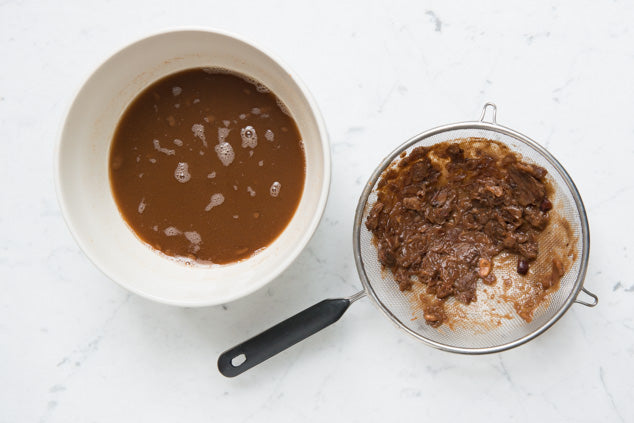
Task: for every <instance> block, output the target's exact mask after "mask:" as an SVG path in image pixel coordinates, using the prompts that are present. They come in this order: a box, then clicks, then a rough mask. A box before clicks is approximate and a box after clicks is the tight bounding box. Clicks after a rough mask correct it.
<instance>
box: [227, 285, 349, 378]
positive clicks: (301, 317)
mask: <svg viewBox="0 0 634 423" xmlns="http://www.w3.org/2000/svg"><path fill="white" fill-rule="evenodd" d="M353 297H356V296H353ZM353 297H350V298H338V299H331V300H324V301H322V302H320V303H317V304H315V305H314V306H312V307H309V308H307V309H306V310H304V311H301V312H299V313H297V314H296V315H294V316H293V317H289V318H288V319H286V320H284V321H283V322H281V323H278V324H277V325H275V326H273V327H272V328H270V329H267V330H265V331H264V332H262V333H261V334H259V335H256V336H254V337H253V338H251V339H249V340H247V341H244V342H243V343H241V344H239V345H236V346H235V347H233V348H231V349H229V350H227V351H225V352H223V353H222V354H221V355H220V357H219V358H218V370H220V373H222V374H223V375H225V376H227V377H234V376H238V375H239V374H241V373H243V372H245V371H247V370H249V369H250V368H251V367H253V366H256V365H258V364H260V363H262V362H263V361H265V360H267V359H269V358H271V357H273V356H274V355H276V354H278V353H280V352H282V351H284V350H285V349H287V348H289V347H291V346H293V345H295V344H296V343H298V342H299V341H302V340H304V339H306V338H308V337H309V336H311V335H313V334H315V333H317V332H319V331H320V330H322V329H324V328H326V327H328V326H330V325H332V324H333V323H335V322H336V321H337V320H339V318H340V317H341V316H342V315H343V313H345V311H346V310H347V309H348V307H349V306H350V304H351V303H352V301H354V300H355V299H356V298H353Z"/></svg>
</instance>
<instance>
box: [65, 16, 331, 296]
mask: <svg viewBox="0 0 634 423" xmlns="http://www.w3.org/2000/svg"><path fill="white" fill-rule="evenodd" d="M183 32H194V33H195V32H199V33H206V34H214V35H220V36H222V37H227V38H232V39H234V40H236V41H239V42H242V43H244V44H246V45H248V46H250V47H252V48H254V49H256V50H258V51H260V52H261V53H262V54H264V55H265V56H267V57H269V58H270V59H271V60H272V61H273V62H275V63H276V64H277V65H278V66H279V67H280V68H281V69H282V70H283V71H284V72H286V74H287V75H288V76H289V77H290V78H291V79H292V80H293V81H294V83H295V84H296V85H297V87H298V88H299V91H300V93H301V95H303V96H304V98H305V99H306V102H307V104H308V106H309V108H310V110H311V113H312V115H313V117H314V119H315V123H316V126H317V130H318V133H319V142H320V144H321V156H322V160H323V165H322V169H323V174H324V176H323V180H322V182H321V189H320V193H319V200H318V202H317V206H316V209H315V213H314V214H313V217H312V219H311V220H310V222H309V224H308V225H307V226H306V227H305V229H304V233H303V235H302V236H301V238H300V239H299V242H298V243H296V244H295V245H294V246H293V247H292V248H291V249H289V251H288V254H287V255H286V257H285V258H284V259H283V260H281V261H280V263H279V265H278V266H277V267H276V268H275V269H274V270H273V271H271V272H269V273H268V274H265V275H258V276H259V277H257V278H254V279H253V283H251V284H249V285H247V287H246V288H244V289H242V290H240V291H236V292H232V293H228V294H226V295H223V296H219V297H218V298H202V299H192V300H182V299H178V300H176V299H173V298H168V297H166V296H163V295H156V294H153V293H149V292H146V291H144V290H143V289H139V288H137V287H134V286H133V285H130V284H129V283H128V282H126V281H123V280H118V279H116V278H115V277H114V276H113V275H112V273H111V272H110V271H109V269H108V266H107V265H104V263H102V262H101V260H100V259H99V258H98V257H97V256H96V255H94V254H92V253H91V249H90V248H88V246H87V245H86V242H85V241H84V239H83V237H82V235H81V230H79V229H78V228H77V227H76V226H75V224H74V222H73V219H72V218H71V217H70V216H71V214H70V213H69V209H70V208H69V206H68V204H67V202H68V200H67V197H66V194H65V188H64V184H63V182H62V178H61V173H60V170H61V169H60V165H61V161H62V157H61V155H62V144H63V143H64V133H65V130H66V127H67V125H68V119H69V117H70V112H71V110H72V109H73V107H74V106H75V104H76V102H77V99H78V96H79V95H80V93H81V92H82V90H83V89H84V88H85V87H86V85H87V84H88V82H89V81H90V79H91V78H92V77H93V76H94V75H95V73H97V71H98V70H99V69H101V68H102V67H103V66H104V65H106V64H107V62H108V61H110V60H111V59H112V58H113V57H115V56H117V55H118V54H120V53H122V52H123V51H125V50H127V49H129V48H131V47H132V46H134V45H137V44H139V43H143V42H145V41H148V40H149V39H152V38H157V37H164V36H169V35H171V34H178V33H183ZM71 92H72V95H71V96H69V97H67V100H66V105H65V107H64V114H63V115H62V116H63V119H62V120H61V121H60V123H59V127H58V130H57V134H56V137H55V148H54V152H53V161H54V163H53V176H54V185H55V193H56V197H57V203H58V205H59V208H60V210H61V212H62V217H63V219H64V222H65V223H66V227H67V228H68V230H69V231H70V233H71V235H72V237H73V239H74V240H75V242H76V243H77V245H78V246H79V248H80V249H81V251H82V252H83V254H84V255H85V256H86V257H87V258H88V260H89V261H91V262H92V263H93V265H94V266H95V267H96V268H97V269H99V270H100V271H101V272H102V274H104V275H105V276H107V277H108V278H109V279H110V280H112V281H113V282H115V283H116V284H117V285H119V286H121V287H122V288H125V289H126V290H128V291H130V292H132V293H134V294H137V295H139V296H141V297H144V298H147V299H150V300H153V301H156V302H159V303H163V304H168V305H174V306H182V307H204V306H212V305H218V304H224V303H228V302H231V301H235V300H237V299H239V298H242V297H245V296H247V295H249V294H252V293H253V292H255V291H257V290H259V289H261V288H263V287H264V286H266V285H267V284H268V283H269V282H271V281H272V280H273V279H276V278H277V277H278V276H279V275H280V274H281V273H282V272H284V271H285V270H286V269H287V268H288V267H289V266H290V265H291V264H292V262H293V261H295V259H296V258H297V257H298V256H299V254H300V253H301V252H302V251H303V250H304V249H305V247H306V245H308V243H309V241H310V240H311V239H312V237H313V235H314V234H315V231H316V230H317V227H318V226H319V223H320V222H321V219H322V217H323V214H324V211H325V209H326V204H327V202H328V196H329V192H330V183H331V173H332V169H331V152H330V141H329V136H328V130H327V128H326V124H325V122H324V119H323V115H322V113H321V111H320V109H319V106H318V105H317V102H316V101H315V99H314V97H313V95H312V93H311V92H310V90H309V89H308V87H307V86H306V84H305V83H304V82H303V80H302V79H301V78H300V77H299V76H298V75H297V74H296V73H295V72H294V71H293V70H292V69H291V68H290V67H289V66H288V64H287V63H286V62H285V61H284V60H282V59H280V57H278V56H277V55H276V54H274V53H272V52H271V51H269V50H268V49H267V48H264V47H262V46H261V45H259V44H258V43H256V42H253V41H251V40H249V39H247V38H245V37H243V36H241V35H238V34H235V33H233V32H230V31H226V30H222V29H217V28H212V27H203V26H178V27H168V28H165V29H162V30H159V31H155V32H151V33H149V34H146V35H143V36H140V37H138V38H135V39H134V40H132V41H131V42H128V43H126V44H125V45H123V46H121V47H119V48H117V49H115V50H114V51H113V52H111V53H110V54H108V55H106V56H105V58H104V59H102V60H100V61H99V62H98V63H97V64H96V65H94V66H93V67H92V68H91V69H90V71H89V72H88V73H87V74H86V75H84V77H83V78H82V79H81V83H80V84H78V86H77V87H76V88H75V89H74V90H72V91H71ZM246 260H248V259H246ZM218 266H222V265H218ZM183 268H184V269H186V267H184V266H183ZM213 269H214V267H210V268H209V270H210V271H213Z"/></svg>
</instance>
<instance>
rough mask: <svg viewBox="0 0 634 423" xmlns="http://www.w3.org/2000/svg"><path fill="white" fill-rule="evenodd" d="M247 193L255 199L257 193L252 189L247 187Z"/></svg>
mask: <svg viewBox="0 0 634 423" xmlns="http://www.w3.org/2000/svg"><path fill="white" fill-rule="evenodd" d="M247 192H248V193H249V195H250V196H251V197H255V191H254V190H253V188H251V187H247Z"/></svg>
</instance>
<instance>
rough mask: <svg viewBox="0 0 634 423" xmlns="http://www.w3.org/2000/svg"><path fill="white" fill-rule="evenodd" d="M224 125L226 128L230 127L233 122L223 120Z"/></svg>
mask: <svg viewBox="0 0 634 423" xmlns="http://www.w3.org/2000/svg"><path fill="white" fill-rule="evenodd" d="M222 123H223V124H224V125H225V126H229V125H230V124H231V121H230V120H223V121H222Z"/></svg>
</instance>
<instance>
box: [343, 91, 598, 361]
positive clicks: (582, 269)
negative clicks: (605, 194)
mask: <svg viewBox="0 0 634 423" xmlns="http://www.w3.org/2000/svg"><path fill="white" fill-rule="evenodd" d="M487 107H491V108H492V109H493V119H492V122H491V123H489V122H485V121H484V116H485V113H486V110H487ZM495 116H496V107H495V105H494V104H491V103H487V104H486V105H485V106H484V109H483V112H482V116H481V118H480V120H479V121H467V122H458V123H453V124H448V125H442V126H438V127H435V128H432V129H429V130H427V131H424V132H422V133H420V134H418V135H415V136H414V137H412V138H410V139H409V140H407V141H406V142H405V143H403V144H401V145H400V146H398V147H397V148H396V149H394V150H393V151H392V152H391V153H390V154H389V155H388V156H387V157H385V158H384V159H383V161H381V163H380V164H379V166H378V167H377V168H376V169H375V171H374V173H372V175H371V176H370V178H369V179H368V182H367V183H366V185H365V188H364V189H363V192H362V193H361V196H360V197H359V202H358V204H357V209H356V212H355V215H354V226H353V237H352V244H353V252H354V261H355V264H356V267H357V273H358V274H359V278H360V279H361V283H362V284H363V288H364V290H365V292H366V293H367V294H369V295H368V296H369V297H370V298H371V299H372V302H373V303H374V304H375V305H376V306H377V307H378V308H379V309H380V310H381V311H382V312H383V313H384V314H385V315H386V316H387V317H389V318H390V320H391V321H392V322H393V323H395V324H396V325H397V326H398V327H399V328H401V329H402V330H404V331H405V332H407V333H409V334H410V335H412V336H413V337H415V338H416V339H418V340H420V341H423V342H424V343H426V344H427V345H430V346H432V347H434V348H438V349H440V350H443V351H448V352H453V353H459V354H471V355H476V354H490V353H496V352H500V351H505V350H508V349H511V348H515V347H517V346H519V345H522V344H524V343H526V342H528V341H530V340H531V339H533V338H535V337H537V336H538V335H541V334H542V333H544V332H545V331H546V330H547V329H548V328H550V327H551V326H552V325H553V324H555V322H557V321H558V320H559V319H560V318H561V316H563V315H564V313H565V312H566V311H568V309H569V308H570V306H571V305H572V304H573V303H574V302H575V300H576V298H577V295H578V294H579V291H581V290H582V289H583V282H584V279H585V276H586V271H587V268H588V257H589V254H590V229H589V227H588V217H587V215H586V209H585V207H584V205H583V201H582V200H581V196H580V195H579V191H578V190H577V187H576V186H575V184H574V182H573V181H572V178H571V177H570V175H568V172H566V170H565V169H564V167H563V166H562V165H561V164H560V163H559V161H557V159H555V157H554V156H553V155H552V154H550V153H549V152H548V150H546V149H545V148H544V147H542V146H541V145H539V144H538V143H537V142H536V141H534V140H532V139H531V138H529V137H527V136H526V135H523V134H521V133H519V132H517V131H514V130H513V129H510V128H507V127H505V126H502V125H499V124H497V123H496V120H495ZM461 129H473V130H489V131H492V132H497V133H500V134H503V135H507V136H510V137H512V138H515V139H517V140H518V141H521V142H523V143H525V144H527V145H528V146H529V147H531V148H533V149H534V150H536V151H537V152H539V153H540V154H541V155H542V156H543V157H544V158H545V159H546V160H547V161H548V162H549V163H550V164H551V165H552V166H553V167H554V168H555V169H556V170H557V171H558V172H559V174H560V176H561V177H562V179H563V180H564V182H565V184H566V186H567V187H568V189H569V190H570V193H571V194H572V197H573V199H574V202H575V206H576V207H577V211H578V213H579V218H580V220H581V238H582V239H581V241H582V242H581V262H580V266H579V272H578V274H577V279H576V280H575V283H574V285H573V288H572V289H571V291H570V293H569V295H568V297H567V298H566V300H565V302H564V303H563V304H562V305H561V307H560V308H559V309H558V310H557V311H556V312H555V313H554V314H553V316H552V317H551V318H550V319H548V320H547V321H546V322H545V323H544V324H543V325H542V326H540V327H538V328H537V329H535V330H534V331H532V332H530V333H529V334H527V335H525V336H523V337H521V338H518V339H516V340H514V341H512V342H507V343H505V344H501V345H496V346H492V347H479V348H466V347H456V346H452V345H447V344H444V343H441V342H437V341H433V340H431V339H428V338H427V337H425V336H422V335H420V334H419V333H417V332H416V331H414V330H412V329H410V328H408V327H407V326H406V325H405V324H403V322H401V320H400V319H399V318H398V317H396V316H395V315H394V314H393V313H392V312H391V311H390V309H389V307H387V306H386V305H385V304H384V303H383V302H382V301H381V300H380V299H379V297H378V296H377V294H376V292H375V291H374V288H373V287H372V284H371V282H370V281H369V279H368V277H367V274H366V271H365V266H364V264H363V259H362V258H361V240H360V236H361V225H362V223H363V222H362V220H363V215H364V212H365V208H366V204H367V201H368V197H369V196H370V194H371V193H372V190H373V188H374V186H375V185H376V183H377V181H378V179H379V178H380V176H381V174H382V173H383V171H384V170H385V169H386V168H387V167H388V166H389V165H390V164H391V163H392V162H393V161H394V160H395V159H396V158H397V157H398V156H399V155H400V154H401V153H402V152H403V151H405V150H406V149H408V148H409V147H411V146H412V145H414V144H416V143H418V142H420V141H422V140H424V139H425V138H429V137H431V136H434V135H437V134H440V133H443V132H447V131H453V130H461Z"/></svg>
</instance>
